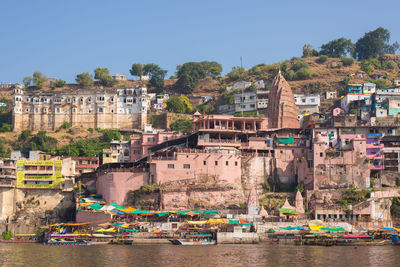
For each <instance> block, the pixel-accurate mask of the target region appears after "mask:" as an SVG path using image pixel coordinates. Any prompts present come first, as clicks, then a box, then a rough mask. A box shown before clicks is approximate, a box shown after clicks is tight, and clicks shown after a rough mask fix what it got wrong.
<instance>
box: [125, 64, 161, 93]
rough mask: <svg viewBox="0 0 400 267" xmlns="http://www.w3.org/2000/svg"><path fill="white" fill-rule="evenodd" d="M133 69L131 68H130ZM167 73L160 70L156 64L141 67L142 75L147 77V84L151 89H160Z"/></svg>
mask: <svg viewBox="0 0 400 267" xmlns="http://www.w3.org/2000/svg"><path fill="white" fill-rule="evenodd" d="M132 67H133V66H132ZM167 72H168V71H166V70H163V69H161V67H160V66H158V65H157V64H153V63H151V64H145V65H143V70H142V73H143V74H144V75H149V78H150V79H149V84H150V86H152V87H155V88H157V89H161V88H163V87H164V78H165V75H166V74H167Z"/></svg>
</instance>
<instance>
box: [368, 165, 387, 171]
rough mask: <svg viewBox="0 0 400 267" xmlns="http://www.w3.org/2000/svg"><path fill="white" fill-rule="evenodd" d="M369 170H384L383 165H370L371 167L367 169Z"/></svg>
mask: <svg viewBox="0 0 400 267" xmlns="http://www.w3.org/2000/svg"><path fill="white" fill-rule="evenodd" d="M369 169H370V170H383V169H384V168H383V165H381V166H374V165H372V166H370V167H369Z"/></svg>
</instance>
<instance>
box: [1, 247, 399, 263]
mask: <svg viewBox="0 0 400 267" xmlns="http://www.w3.org/2000/svg"><path fill="white" fill-rule="evenodd" d="M0 265H1V266H69V267H73V266H163V267H165V266H191V267H194V266H230V267H233V266H296V267H302V266H304V267H309V266H324V267H326V266H347V267H356V266H400V246H397V247H396V246H377V247H337V246H334V247H317V246H290V245H270V244H266V243H264V244H257V245H217V246H203V247H200V246H174V245H168V244H162V245H161V244H160V245H134V246H127V245H95V246H62V247H56V246H46V245H41V244H0Z"/></svg>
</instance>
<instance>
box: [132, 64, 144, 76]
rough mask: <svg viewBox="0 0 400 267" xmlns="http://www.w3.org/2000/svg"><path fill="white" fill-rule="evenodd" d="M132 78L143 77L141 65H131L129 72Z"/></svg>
mask: <svg viewBox="0 0 400 267" xmlns="http://www.w3.org/2000/svg"><path fill="white" fill-rule="evenodd" d="M129 72H130V74H131V75H132V76H136V77H139V78H140V77H142V76H143V64H141V63H135V64H132V68H131V69H130V70H129Z"/></svg>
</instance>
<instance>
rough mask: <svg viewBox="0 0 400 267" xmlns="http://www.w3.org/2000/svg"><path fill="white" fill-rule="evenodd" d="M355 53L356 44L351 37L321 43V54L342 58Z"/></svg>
mask: <svg viewBox="0 0 400 267" xmlns="http://www.w3.org/2000/svg"><path fill="white" fill-rule="evenodd" d="M353 53H354V44H353V42H352V41H351V40H350V39H345V38H339V39H336V40H332V41H330V42H328V43H326V44H323V45H321V50H320V51H319V54H320V55H327V56H328V57H335V58H341V57H344V56H347V55H352V54H353Z"/></svg>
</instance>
